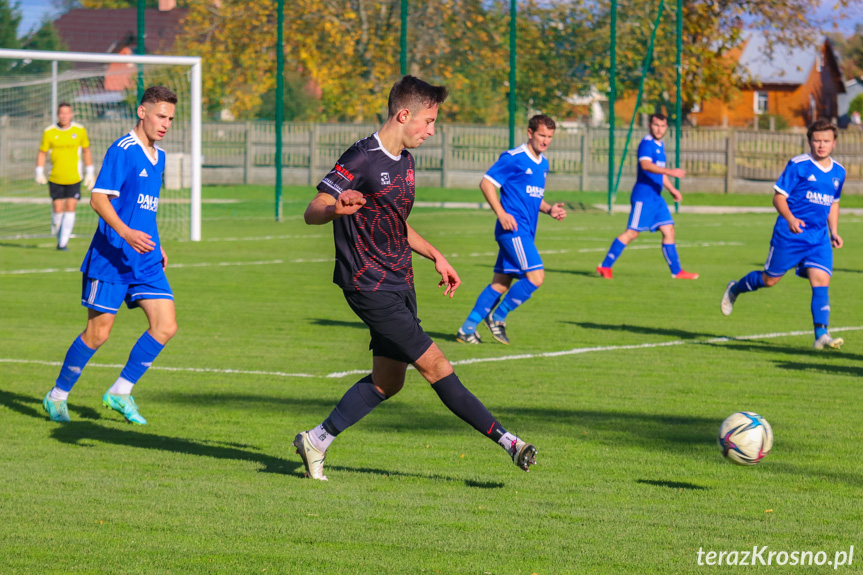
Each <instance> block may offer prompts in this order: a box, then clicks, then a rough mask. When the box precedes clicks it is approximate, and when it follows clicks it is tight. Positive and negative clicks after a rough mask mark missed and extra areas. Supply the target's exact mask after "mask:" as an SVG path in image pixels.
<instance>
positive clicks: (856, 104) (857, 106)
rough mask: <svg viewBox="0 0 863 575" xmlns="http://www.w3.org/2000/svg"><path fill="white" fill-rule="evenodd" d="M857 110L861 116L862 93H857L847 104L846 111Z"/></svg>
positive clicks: (862, 114)
mask: <svg viewBox="0 0 863 575" xmlns="http://www.w3.org/2000/svg"><path fill="white" fill-rule="evenodd" d="M851 112H859V113H860V115H861V116H863V94H857V95H856V96H854V99H853V100H851V103H850V104H848V113H849V114H850V113H851Z"/></svg>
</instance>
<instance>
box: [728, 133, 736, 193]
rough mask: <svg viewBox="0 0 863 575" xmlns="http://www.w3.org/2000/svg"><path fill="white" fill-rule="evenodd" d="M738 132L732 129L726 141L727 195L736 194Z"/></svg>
mask: <svg viewBox="0 0 863 575" xmlns="http://www.w3.org/2000/svg"><path fill="white" fill-rule="evenodd" d="M736 168H737V130H735V129H734V128H730V129H729V130H728V136H727V137H726V139H725V193H726V194H733V193H734V176H735V175H736V172H737V169H736Z"/></svg>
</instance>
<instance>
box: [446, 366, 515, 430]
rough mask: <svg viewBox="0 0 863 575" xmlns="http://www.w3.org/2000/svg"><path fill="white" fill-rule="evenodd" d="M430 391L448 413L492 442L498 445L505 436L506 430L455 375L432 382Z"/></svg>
mask: <svg viewBox="0 0 863 575" xmlns="http://www.w3.org/2000/svg"><path fill="white" fill-rule="evenodd" d="M432 389H434V390H435V393H437V395H438V397H439V398H440V400H441V401H442V402H443V404H444V405H445V406H447V408H448V409H449V410H450V411H452V412H453V413H454V414H456V415H457V416H459V417H460V418H461V419H462V420H463V421H465V422H467V423H468V424H469V425H470V426H472V427H473V428H474V429H476V430H477V431H479V432H480V433H482V434H483V435H485V436H487V437H489V438H490V439H491V440H492V441H494V442H496V443H498V442H499V441H500V439H501V438H502V437H503V436H504V435H506V433H507V431H506V429H504V428H503V427H502V426H501V424H500V423H498V421H497V419H495V418H494V416H493V415H492V414H491V413H490V412H489V410H488V409H486V407H485V406H484V405H483V404H482V402H481V401H480V400H479V399H477V398H476V396H475V395H474V394H472V393H471V392H470V391H468V389H467V388H466V387H465V386H464V385H462V383H461V381H459V378H458V376H457V375H456V374H455V373H451V374H449V375H448V376H446V377H444V378H443V379H439V380H438V381H436V382H434V383H433V384H432Z"/></svg>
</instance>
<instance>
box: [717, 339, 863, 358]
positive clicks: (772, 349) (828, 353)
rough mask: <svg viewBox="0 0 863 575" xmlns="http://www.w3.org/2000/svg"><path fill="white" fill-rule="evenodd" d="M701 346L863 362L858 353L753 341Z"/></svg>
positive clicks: (725, 342) (732, 341) (734, 341)
mask: <svg viewBox="0 0 863 575" xmlns="http://www.w3.org/2000/svg"><path fill="white" fill-rule="evenodd" d="M701 345H709V346H715V347H722V348H725V349H730V350H733V351H742V352H751V351H755V352H759V353H775V354H781V355H793V356H794V357H795V358H801V357H805V358H818V359H821V360H826V361H831V360H847V361H863V355H860V354H856V353H846V352H844V351H836V350H817V349H814V348H812V347H810V346H806V347H789V346H784V345H776V344H773V343H770V342H766V341H764V342H759V341H753V340H730V341H724V342H703V343H702V344H701Z"/></svg>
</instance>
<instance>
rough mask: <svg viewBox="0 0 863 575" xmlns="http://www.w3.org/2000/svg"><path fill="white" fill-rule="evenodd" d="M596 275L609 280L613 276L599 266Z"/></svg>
mask: <svg viewBox="0 0 863 575" xmlns="http://www.w3.org/2000/svg"><path fill="white" fill-rule="evenodd" d="M596 273H598V274H599V275H600V277H604V278H605V279H607V280H610V279H611V274H612V272H611V268H604V267H602V266H598V267H597V268H596ZM696 277H697V276H696Z"/></svg>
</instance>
